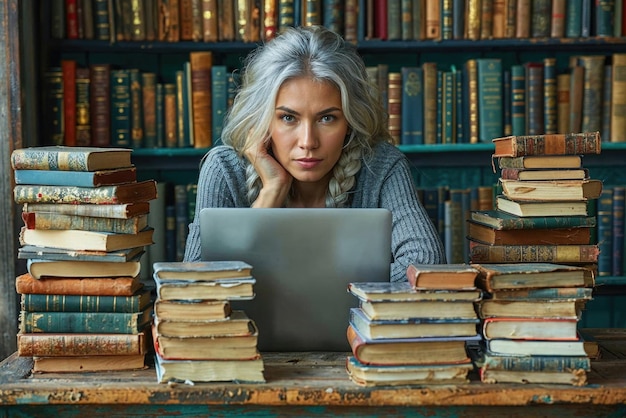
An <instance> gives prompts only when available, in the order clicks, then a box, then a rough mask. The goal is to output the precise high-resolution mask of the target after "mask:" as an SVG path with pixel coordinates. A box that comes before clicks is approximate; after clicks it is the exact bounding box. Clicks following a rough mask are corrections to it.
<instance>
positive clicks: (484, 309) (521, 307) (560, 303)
mask: <svg viewBox="0 0 626 418" xmlns="http://www.w3.org/2000/svg"><path fill="white" fill-rule="evenodd" d="M584 307H585V301H584V300H580V301H579V300H576V299H570V300H567V299H558V300H549V299H546V300H537V299H534V300H493V299H485V300H483V301H481V302H480V304H479V305H478V315H479V316H480V317H481V318H482V319H484V320H486V319H487V318H493V317H495V318H500V319H501V318H527V319H528V318H542V319H545V320H548V319H571V320H574V321H577V320H578V319H580V316H581V313H582V310H583V309H584ZM484 322H485V321H483V325H485V323H484ZM515 325H519V326H520V329H521V327H522V324H509V326H510V327H511V328H510V330H511V331H512V332H513V333H512V334H511V335H510V336H507V337H503V338H515V334H514V332H517V331H516V329H515ZM534 326H536V327H544V324H539V323H537V324H534ZM549 326H550V324H549V323H546V324H545V328H546V329H547V328H548V327H549ZM561 326H562V329H561V331H565V329H567V324H561ZM502 328H504V326H503V327H502ZM574 328H575V327H574ZM520 332H521V331H520ZM537 332H538V333H539V332H540V331H537ZM544 332H545V330H544ZM556 335H557V334H556V333H555V334H554V337H551V336H549V335H548V336H545V337H544V338H538V339H544V340H550V339H553V338H556ZM518 338H519V337H518Z"/></svg>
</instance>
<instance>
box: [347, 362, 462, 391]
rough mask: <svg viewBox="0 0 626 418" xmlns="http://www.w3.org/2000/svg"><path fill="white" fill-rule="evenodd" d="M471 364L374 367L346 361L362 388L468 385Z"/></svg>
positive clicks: (352, 375)
mask: <svg viewBox="0 0 626 418" xmlns="http://www.w3.org/2000/svg"><path fill="white" fill-rule="evenodd" d="M472 369H473V366H472V364H471V363H470V364H437V365H390V366H371V365H364V364H362V363H359V362H358V361H357V360H356V359H355V358H354V357H352V356H349V357H348V358H347V359H346V370H347V372H348V376H349V377H350V380H352V381H353V382H354V383H356V384H358V385H360V386H396V385H432V384H441V385H451V384H460V383H467V382H469V379H468V375H469V373H470V371H471V370H472Z"/></svg>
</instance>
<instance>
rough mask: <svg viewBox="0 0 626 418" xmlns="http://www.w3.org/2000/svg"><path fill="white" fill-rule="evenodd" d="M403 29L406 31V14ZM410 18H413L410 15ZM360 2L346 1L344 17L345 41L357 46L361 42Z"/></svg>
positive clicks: (357, 0) (356, 0) (355, 0)
mask: <svg viewBox="0 0 626 418" xmlns="http://www.w3.org/2000/svg"><path fill="white" fill-rule="evenodd" d="M411 1H412V0H411ZM402 16H403V23H402V25H403V29H404V26H405V25H404V20H405V19H404V14H403V15H402ZM409 16H411V15H410V14H409ZM359 20H360V19H359V0H346V5H345V17H344V39H345V40H346V41H347V42H350V43H352V44H356V43H357V42H358V41H359Z"/></svg>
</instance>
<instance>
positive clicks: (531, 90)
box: [525, 62, 545, 135]
mask: <svg viewBox="0 0 626 418" xmlns="http://www.w3.org/2000/svg"><path fill="white" fill-rule="evenodd" d="M525 67H526V72H525V75H526V132H527V133H528V135H541V134H544V133H545V121H544V114H545V113H544V97H543V83H544V68H543V63H542V62H529V63H526V64H525Z"/></svg>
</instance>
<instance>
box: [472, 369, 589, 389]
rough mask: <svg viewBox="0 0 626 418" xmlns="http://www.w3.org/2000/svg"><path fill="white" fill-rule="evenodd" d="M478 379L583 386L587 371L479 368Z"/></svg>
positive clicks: (483, 380) (585, 382)
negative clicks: (529, 370) (531, 370)
mask: <svg viewBox="0 0 626 418" xmlns="http://www.w3.org/2000/svg"><path fill="white" fill-rule="evenodd" d="M480 380H481V382H483V383H523V384H529V383H530V384H561V385H573V386H584V385H586V384H587V372H585V371H584V370H582V369H577V370H568V371H563V372H543V371H537V372H528V371H512V370H494V369H481V370H480Z"/></svg>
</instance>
